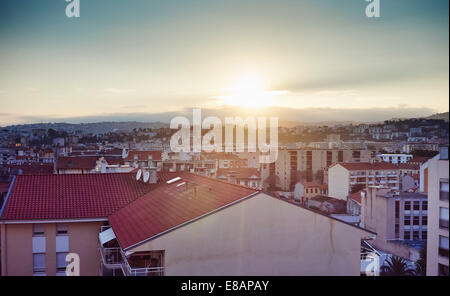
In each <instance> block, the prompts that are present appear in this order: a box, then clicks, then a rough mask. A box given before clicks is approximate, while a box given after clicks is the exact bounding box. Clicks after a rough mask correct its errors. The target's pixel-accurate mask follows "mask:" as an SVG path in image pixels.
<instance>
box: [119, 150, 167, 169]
mask: <svg viewBox="0 0 450 296" xmlns="http://www.w3.org/2000/svg"><path fill="white" fill-rule="evenodd" d="M123 158H124V161H125V164H126V165H129V166H131V167H134V168H145V169H155V170H161V167H162V151H149V150H130V151H127V152H126V154H125V155H124V157H123Z"/></svg>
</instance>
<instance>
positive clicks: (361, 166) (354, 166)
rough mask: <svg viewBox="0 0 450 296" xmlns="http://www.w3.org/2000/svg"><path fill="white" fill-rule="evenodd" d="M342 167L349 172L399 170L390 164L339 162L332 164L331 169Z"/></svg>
mask: <svg viewBox="0 0 450 296" xmlns="http://www.w3.org/2000/svg"><path fill="white" fill-rule="evenodd" d="M336 165H341V166H342V167H344V168H346V169H347V170H349V171H369V170H373V171H376V170H398V169H399V167H398V166H397V165H395V164H392V163H389V162H375V163H370V162H337V163H335V164H332V165H331V166H330V168H332V167H334V166H336Z"/></svg>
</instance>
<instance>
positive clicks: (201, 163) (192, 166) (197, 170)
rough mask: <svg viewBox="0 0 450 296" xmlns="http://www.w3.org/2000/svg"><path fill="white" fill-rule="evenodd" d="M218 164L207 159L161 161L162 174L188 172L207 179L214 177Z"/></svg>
mask: <svg viewBox="0 0 450 296" xmlns="http://www.w3.org/2000/svg"><path fill="white" fill-rule="evenodd" d="M217 170H218V162H217V161H216V160H208V159H193V160H166V161H163V164H162V171H163V172H190V173H194V174H199V175H202V176H207V177H213V178H214V177H216V175H217Z"/></svg>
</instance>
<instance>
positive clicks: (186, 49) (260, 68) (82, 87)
mask: <svg viewBox="0 0 450 296" xmlns="http://www.w3.org/2000/svg"><path fill="white" fill-rule="evenodd" d="M1 5H2V6H3V7H4V8H5V9H1V12H0V40H2V42H0V62H1V64H2V67H1V68H0V126H4V125H9V124H21V123H35V122H49V121H67V122H86V121H88V122H96V121H104V120H119V121H123V120H135V119H139V120H140V121H157V120H160V119H161V118H168V117H169V116H172V115H173V114H179V113H182V112H186V110H189V109H192V108H193V107H201V108H202V109H205V110H209V111H210V112H216V113H218V114H228V113H230V112H231V113H235V110H236V108H239V111H240V112H242V113H246V112H247V113H248V112H249V111H252V112H256V113H258V112H259V113H265V114H266V113H271V115H272V114H274V113H276V115H277V116H278V117H279V118H280V119H281V120H289V121H292V120H295V121H300V122H303V121H304V122H313V121H341V120H351V121H362V120H363V119H364V120H367V121H377V120H378V121H382V120H387V119H391V118H394V117H421V116H428V115H431V114H433V113H440V112H447V111H448V90H449V88H448V78H449V77H448V55H447V52H448V14H447V11H448V1H435V2H433V4H430V3H429V2H427V1H421V0H416V1H395V2H387V1H383V2H382V4H381V18H379V19H369V18H367V17H366V16H365V13H364V9H365V6H366V5H367V3H366V2H365V1H362V0H361V1H351V2H350V1H349V2H346V3H345V4H342V3H339V4H337V3H335V2H333V1H314V2H311V1H297V2H293V1H285V3H279V2H278V1H277V2H276V3H275V2H273V1H244V2H242V1H235V2H233V1H227V2H220V1H208V2H207V3H204V2H202V1H189V2H185V3H176V4H175V3H158V2H155V1H134V2H133V5H125V4H123V3H120V2H119V1H110V0H108V1H95V2H87V1H81V17H80V18H76V19H75V18H73V19H69V18H67V17H66V15H65V13H64V10H65V6H66V3H65V2H64V1H51V2H45V3H44V2H43V3H32V2H28V1H14V2H11V1H6V0H2V1H1ZM44 20H45V21H44ZM187 112H189V111H187ZM316 118H317V119H316ZM145 119H147V120H145ZM165 121H167V120H165Z"/></svg>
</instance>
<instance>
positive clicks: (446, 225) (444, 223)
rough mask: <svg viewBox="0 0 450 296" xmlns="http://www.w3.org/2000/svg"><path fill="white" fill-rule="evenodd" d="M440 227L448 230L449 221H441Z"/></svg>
mask: <svg viewBox="0 0 450 296" xmlns="http://www.w3.org/2000/svg"><path fill="white" fill-rule="evenodd" d="M439 227H440V228H443V229H448V220H444V219H439Z"/></svg>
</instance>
